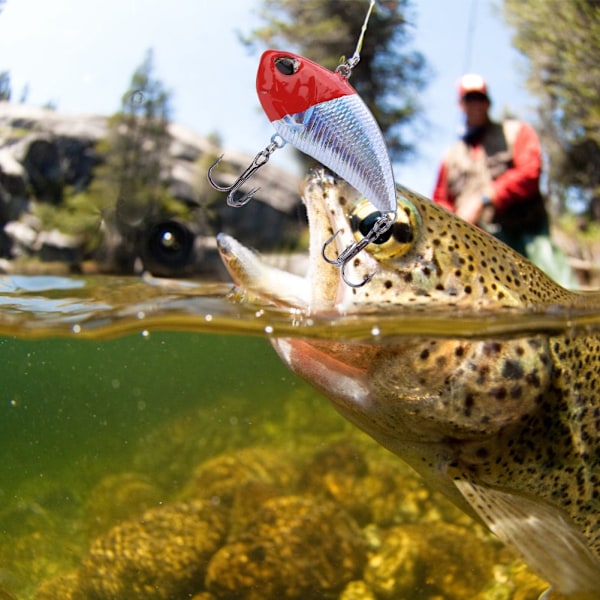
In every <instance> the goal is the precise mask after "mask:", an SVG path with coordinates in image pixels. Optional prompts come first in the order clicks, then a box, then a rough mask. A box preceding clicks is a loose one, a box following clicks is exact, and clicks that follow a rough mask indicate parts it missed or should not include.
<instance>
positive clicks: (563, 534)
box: [454, 473, 600, 598]
mask: <svg viewBox="0 0 600 600" xmlns="http://www.w3.org/2000/svg"><path fill="white" fill-rule="evenodd" d="M454 483H455V485H456V487H457V488H458V490H459V491H460V492H461V494H462V495H463V496H464V497H465V499H466V500H467V501H468V502H469V504H470V505H471V506H472V507H473V509H474V510H475V512H476V513H477V514H478V515H479V516H480V517H481V519H482V520H483V521H484V522H485V523H486V525H487V526H488V527H489V528H490V529H491V531H493V532H494V533H495V534H496V535H497V536H498V537H499V538H500V539H501V540H502V541H503V542H505V543H506V544H508V545H512V546H514V547H515V548H516V549H517V550H518V551H519V552H520V553H521V554H522V556H523V557H524V559H525V561H526V562H527V563H528V564H529V565H530V566H531V568H532V569H533V570H534V571H536V572H537V573H538V574H539V575H541V576H542V577H543V578H544V579H546V580H547V581H548V582H549V583H550V584H551V585H552V586H553V589H555V590H556V591H558V592H559V593H561V594H565V595H567V596H569V597H570V595H572V594H573V595H575V596H574V597H576V598H587V597H590V598H591V597H597V596H592V595H591V594H597V593H598V590H600V561H598V559H597V558H596V557H595V556H594V554H593V553H592V551H591V550H590V548H589V547H588V545H587V543H586V540H585V538H584V537H583V535H582V534H581V533H580V532H579V531H578V530H577V529H576V527H575V526H574V524H573V523H572V522H571V520H570V518H569V517H568V515H566V514H565V513H564V512H563V511H561V510H560V509H559V508H557V507H555V506H552V505H550V504H548V503H546V502H545V501H543V500H540V499H538V498H534V497H526V496H522V495H520V494H519V495H518V494H513V493H510V492H507V491H504V490H498V489H494V488H491V487H489V486H487V485H485V484H483V483H481V482H479V481H477V480H476V479H475V478H473V477H471V476H469V475H466V474H464V473H461V474H458V475H457V476H456V477H455V478H454ZM588 594H590V595H589V596H588Z"/></svg>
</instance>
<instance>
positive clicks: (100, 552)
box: [0, 277, 600, 600]
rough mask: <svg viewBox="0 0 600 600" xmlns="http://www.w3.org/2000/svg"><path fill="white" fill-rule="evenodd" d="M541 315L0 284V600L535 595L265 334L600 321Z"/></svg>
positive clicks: (138, 285) (495, 550)
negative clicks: (299, 304) (353, 307)
mask: <svg viewBox="0 0 600 600" xmlns="http://www.w3.org/2000/svg"><path fill="white" fill-rule="evenodd" d="M551 312H552V314H546V315H528V316H526V315H519V314H514V315H510V317H504V320H503V321H502V320H499V319H498V318H497V317H492V316H489V317H485V316H483V317H481V316H479V317H475V316H473V315H471V316H470V315H463V317H464V318H462V320H460V321H457V318H456V314H454V315H452V318H449V317H448V315H443V314H440V315H432V314H430V313H427V314H422V313H419V312H412V313H408V312H406V313H403V316H402V318H400V316H399V315H398V314H395V315H394V314H390V315H381V314H377V315H375V314H373V315H362V316H361V317H360V318H358V317H347V318H344V319H339V318H338V319H328V318H327V317H320V318H319V319H314V318H309V317H307V316H306V315H303V314H298V313H295V312H293V311H285V310H281V309H271V308H268V307H265V306H263V305H262V304H260V303H259V302H254V301H253V299H251V298H241V297H239V296H236V294H232V293H231V290H230V287H229V286H226V285H207V284H199V283H193V282H176V281H169V282H165V281H159V280H152V279H150V280H139V279H118V278H97V279H82V278H47V277H5V278H2V279H0V333H1V334H2V337H1V338H0V347H1V348H2V357H3V361H2V367H1V369H2V370H1V373H2V387H1V392H0V452H1V456H2V468H1V469H0V500H1V502H0V531H1V532H2V536H1V538H0V557H1V561H2V562H1V563H0V598H3V599H4V598H5V597H6V598H10V597H12V596H11V595H10V594H15V595H16V596H17V597H18V598H36V599H38V600H46V599H50V598H52V599H56V598H61V599H63V598H64V599H69V598H71V599H80V600H81V599H94V600H96V599H108V598H110V599H127V600H130V599H137V598H140V599H141V598H144V599H148V598H150V599H171V598H172V599H179V598H181V599H183V598H190V597H194V598H196V599H197V600H221V599H224V600H227V599H230V598H231V599H233V598H237V599H258V598H260V599H261V600H269V599H271V598H272V599H276V598H282V597H287V598H298V599H300V598H302V599H304V600H307V599H308V600H310V599H313V598H314V599H317V598H340V599H343V600H350V599H351V598H352V599H371V600H373V599H376V600H377V599H388V598H411V599H412V598H415V599H420V598H423V599H433V598H451V599H458V598H494V599H496V598H502V599H510V598H514V599H516V598H519V599H521V600H525V599H528V598H531V599H534V598H537V596H538V595H539V593H540V592H541V591H542V590H543V589H544V587H545V586H544V583H543V582H541V581H540V580H539V579H537V578H535V577H534V576H533V575H531V574H530V573H529V572H528V571H527V569H526V568H525V567H524V566H523V565H522V564H521V563H520V562H519V561H517V560H515V559H514V557H513V556H512V555H511V554H510V552H508V551H507V550H506V549H504V548H503V547H502V546H501V545H500V544H499V543H498V542H496V541H495V540H494V539H493V538H492V537H491V536H490V535H488V534H487V533H486V532H485V531H484V530H483V528H482V527H480V526H479V525H477V524H475V523H473V522H472V521H471V520H470V519H469V518H467V517H466V516H464V515H463V514H462V513H460V511H458V510H457V509H455V508H454V507H453V506H452V505H450V504H449V503H448V502H447V501H446V500H445V499H444V498H442V497H441V496H439V495H438V494H435V493H433V492H431V491H429V490H427V489H426V488H425V487H424V486H423V485H422V483H421V481H420V480H419V478H418V477H416V476H414V475H413V474H412V472H411V471H410V469H408V467H406V466H404V464H403V463H402V461H400V460H399V459H397V458H396V457H394V456H392V455H390V454H388V453H387V452H386V451H384V450H383V449H381V448H380V447H379V446H377V445H376V444H375V443H374V442H372V441H371V440H370V439H368V438H366V437H365V436H364V435H362V434H361V433H360V432H358V431H357V430H356V429H355V428H353V427H352V426H351V425H349V424H348V423H347V422H346V421H345V420H343V419H342V418H341V417H340V416H338V415H337V413H336V412H335V411H334V410H333V409H332V408H331V407H330V405H329V404H328V403H327V402H326V401H325V400H324V399H322V398H320V397H319V396H318V394H317V393H316V392H314V391H312V390H311V389H309V388H308V387H307V386H306V385H304V384H303V383H302V382H300V381H299V380H298V379H296V378H295V377H294V376H293V375H292V374H291V373H289V372H288V371H287V369H286V368H285V367H284V366H283V365H282V364H281V363H280V361H279V360H278V358H277V357H276V356H275V354H274V352H273V351H272V349H271V348H270V345H269V344H268V343H267V341H266V340H265V338H266V337H269V336H271V335H282V334H285V335H301V336H306V335H311V336H321V337H332V336H338V337H340V338H343V337H345V338H365V337H367V338H369V339H371V340H380V341H381V342H382V343H385V339H386V336H391V335H394V336H396V335H409V334H411V333H413V334H414V333H415V332H421V333H423V332H426V333H432V332H433V333H437V334H439V335H451V334H454V335H456V333H457V331H461V332H462V334H464V335H472V336H478V335H489V334H490V332H492V333H495V334H500V333H503V334H510V333H511V332H513V331H516V330H518V328H520V329H521V330H522V329H524V328H527V329H531V330H533V329H544V328H546V329H557V328H564V327H569V328H577V327H580V328H584V329H589V328H591V327H597V326H598V324H599V323H600V317H599V315H597V314H596V315H594V314H585V313H581V314H563V313H561V311H560V310H558V309H557V310H556V311H551ZM223 334H228V335H223ZM249 334H250V335H249ZM465 565H468V567H466V566H465Z"/></svg>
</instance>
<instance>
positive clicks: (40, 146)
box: [0, 102, 305, 276]
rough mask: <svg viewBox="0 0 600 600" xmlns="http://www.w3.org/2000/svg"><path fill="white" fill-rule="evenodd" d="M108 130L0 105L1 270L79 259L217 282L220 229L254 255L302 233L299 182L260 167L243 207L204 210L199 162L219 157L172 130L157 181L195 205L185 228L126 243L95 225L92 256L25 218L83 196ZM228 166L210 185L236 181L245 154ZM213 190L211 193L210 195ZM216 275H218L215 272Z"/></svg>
mask: <svg viewBox="0 0 600 600" xmlns="http://www.w3.org/2000/svg"><path fill="white" fill-rule="evenodd" d="M108 131H109V119H108V117H105V116H101V115H65V114H60V113H57V112H55V111H52V110H48V109H43V108H36V107H31V106H26V105H19V104H11V103H8V102H0V259H4V260H3V268H4V269H6V270H10V264H11V259H15V258H19V257H29V258H31V257H33V258H35V259H38V260H39V261H42V262H43V261H58V262H61V263H66V264H67V265H70V266H71V267H72V268H75V269H78V268H80V267H81V265H82V263H83V262H84V261H86V260H87V259H92V261H93V262H94V263H95V264H96V265H97V267H98V268H99V269H100V270H102V271H107V272H131V271H134V270H135V269H136V268H137V269H140V268H141V269H145V270H149V271H151V272H152V273H154V274H155V275H162V276H171V275H172V276H182V275H201V274H210V275H213V276H214V275H215V274H217V275H218V274H219V272H218V267H216V265H218V264H219V261H218V260H216V259H215V257H216V252H215V249H214V234H215V233H216V232H217V231H224V232H226V233H229V234H231V235H234V236H236V237H239V238H240V239H241V240H243V241H244V243H245V244H247V245H250V246H253V247H255V248H258V249H261V250H267V251H268V250H272V249H276V248H278V247H282V246H283V247H291V246H293V245H294V244H295V242H296V241H297V239H298V237H299V236H300V234H301V232H302V230H303V228H304V226H305V220H304V211H303V208H302V205H301V201H300V197H299V181H298V179H297V178H296V177H295V176H293V175H291V174H289V173H287V172H286V171H283V170H281V169H279V168H277V167H274V166H273V165H272V164H268V165H265V166H264V168H261V169H260V170H259V171H258V172H257V173H256V174H255V176H254V177H253V178H252V181H250V182H249V183H250V185H249V187H260V190H259V191H258V192H257V193H256V195H255V196H254V199H253V201H252V202H250V203H249V204H248V205H247V206H245V207H244V208H243V209H240V210H236V209H234V208H230V207H228V206H227V205H226V202H225V195H223V200H222V202H220V201H219V202H213V203H212V204H211V206H210V210H209V209H208V208H207V204H206V202H205V198H204V197H203V194H206V193H207V190H209V189H210V188H208V187H207V185H204V186H203V185H202V184H201V183H200V182H202V181H203V177H204V174H203V173H202V172H201V171H202V169H203V166H202V163H203V159H205V160H204V162H205V163H206V164H210V162H209V161H210V160H211V159H212V160H214V157H216V156H218V155H219V154H220V153H221V152H222V150H220V149H219V148H218V147H216V146H215V144H214V143H213V142H212V141H211V140H210V139H209V138H207V137H205V136H202V135H199V134H197V133H194V132H193V131H190V130H188V129H186V128H184V127H182V126H180V125H178V124H175V123H171V124H170V125H169V126H168V132H169V135H170V146H169V153H168V158H167V160H166V168H165V169H164V173H163V174H162V175H161V177H162V179H163V184H164V185H165V186H166V188H167V189H168V192H169V194H170V195H171V196H172V197H173V198H175V199H176V200H177V201H179V202H181V203H182V205H185V206H187V207H190V206H192V207H194V210H193V211H192V212H193V215H194V218H193V219H192V220H189V219H188V220H187V221H182V220H181V219H180V218H178V217H177V216H176V215H173V217H169V216H167V217H166V218H164V217H163V216H161V218H160V220H159V221H157V220H144V219H142V220H141V221H140V223H139V224H136V230H135V232H134V235H133V237H131V236H129V239H124V236H123V232H122V231H118V230H116V229H115V228H114V227H111V223H110V219H106V218H104V216H100V215H99V218H98V231H99V232H100V233H101V238H102V239H101V242H100V243H99V244H97V245H96V246H95V247H94V248H93V249H92V250H90V249H89V248H86V243H85V240H83V239H81V237H79V236H77V235H73V234H72V233H69V232H65V231H61V229H60V227H55V228H51V229H47V228H45V226H44V225H43V224H42V223H41V222H40V220H39V219H38V218H37V217H36V215H34V214H33V212H32V205H33V203H37V204H40V203H42V204H45V205H46V206H49V207H57V208H58V207H60V206H61V203H62V202H63V200H64V197H65V192H66V190H67V189H69V190H71V191H75V192H77V191H85V190H86V189H87V188H88V186H89V185H90V183H91V182H92V181H93V178H94V170H95V168H96V167H98V166H99V165H100V164H101V163H102V161H103V157H102V154H101V153H100V152H99V151H98V143H99V142H100V141H101V140H103V139H105V138H106V136H107V133H108ZM225 152H226V161H227V165H222V166H220V167H219V170H218V173H217V175H218V177H219V181H220V182H221V183H222V184H223V185H228V184H230V183H232V182H233V181H234V180H235V177H236V174H238V173H241V172H242V171H243V170H244V169H245V168H246V167H247V166H248V164H250V162H251V161H252V159H253V156H250V155H247V154H244V153H241V152H236V151H235V150H230V149H227V150H226V151H225ZM211 191H212V190H211ZM215 268H216V269H217V271H215Z"/></svg>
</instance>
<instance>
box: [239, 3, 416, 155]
mask: <svg viewBox="0 0 600 600" xmlns="http://www.w3.org/2000/svg"><path fill="white" fill-rule="evenodd" d="M368 6H369V3H368V2H367V0H365V1H364V2H358V1H356V0H353V1H348V0H305V1H303V2H298V1H297V0H263V7H262V9H261V10H260V12H259V16H260V18H261V19H262V21H263V22H264V26H262V27H261V28H259V29H256V30H254V31H252V32H251V33H250V34H249V35H248V36H246V37H245V38H244V39H243V41H244V42H245V43H246V44H247V45H249V46H261V47H267V46H270V47H274V48H285V49H289V50H291V51H296V52H298V53H299V54H302V55H303V56H306V57H307V58H310V59H311V60H313V61H315V62H317V63H319V64H321V65H323V66H325V67H327V68H328V69H335V67H336V66H337V65H338V64H340V59H341V58H342V57H349V56H351V55H352V54H353V52H354V49H355V47H356V43H357V41H358V37H359V34H360V30H361V27H362V24H363V21H364V18H365V15H366V12H367V8H368ZM411 19H412V15H411V14H410V0H393V1H390V2H379V3H377V5H376V7H375V8H374V10H373V13H372V15H371V19H370V21H369V24H368V29H367V33H366V35H365V38H364V43H363V47H362V50H361V52H360V63H359V64H358V66H357V67H356V68H355V69H354V71H353V72H352V76H351V83H352V85H353V86H354V88H355V89H356V91H357V92H358V93H359V94H360V96H361V97H362V99H363V100H364V101H365V103H366V104H367V106H368V107H369V108H370V110H371V112H372V113H373V115H374V116H375V118H376V119H377V122H378V123H379V126H380V127H381V129H382V131H383V133H384V136H385V138H386V142H387V144H388V150H389V152H390V156H391V158H392V160H394V161H400V160H402V159H406V158H407V156H409V155H410V154H411V153H412V151H413V150H414V148H413V144H412V143H411V142H410V141H408V136H407V134H406V130H407V127H408V126H409V125H414V123H415V120H416V118H417V117H418V116H419V115H420V113H421V107H420V104H419V100H418V94H419V92H421V91H422V90H423V88H424V87H425V76H426V63H425V58H424V57H423V55H422V54H420V53H419V52H416V51H414V50H409V49H407V46H408V44H409V42H410V41H411V31H410V25H408V23H409V22H410V20H411Z"/></svg>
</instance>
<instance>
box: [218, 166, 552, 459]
mask: <svg viewBox="0 0 600 600" xmlns="http://www.w3.org/2000/svg"><path fill="white" fill-rule="evenodd" d="M303 199H304V202H305V204H306V209H307V214H308V225H309V238H310V241H309V259H308V260H309V264H308V269H307V272H306V275H305V276H303V277H301V276H298V275H293V274H290V273H287V272H285V271H282V270H279V269H275V268H273V267H270V266H268V265H266V264H264V263H263V262H262V261H261V259H260V257H259V256H258V255H257V254H255V253H254V252H252V251H251V250H249V249H247V248H245V247H244V246H242V245H241V244H240V243H239V242H237V241H236V240H234V239H233V238H231V237H229V236H226V235H219V236H218V246H219V250H220V252H221V256H222V259H223V261H224V263H225V265H226V266H227V268H228V270H229V272H230V274H231V275H232V277H233V279H234V281H235V282H236V284H237V285H238V287H239V288H241V289H243V290H244V291H245V292H248V293H250V294H252V295H253V296H255V297H259V298H261V299H262V300H265V301H268V302H270V303H273V304H275V305H278V306H283V307H290V308H293V309H294V310H295V311H298V312H300V313H302V314H304V315H308V316H312V317H319V316H326V317H328V318H333V319H335V317H336V316H338V315H339V316H342V315H345V316H347V315H383V314H390V313H392V312H393V311H395V310H397V309H398V308H402V309H404V308H405V307H414V308H416V309H417V310H421V311H422V310H432V311H433V310H436V311H440V310H443V311H445V312H446V314H454V312H455V311H457V310H466V309H469V310H479V309H487V310H489V309H496V308H502V309H507V308H508V309H510V308H514V307H515V306H521V305H523V304H524V303H526V302H527V294H528V293H529V292H528V288H529V287H531V286H532V285H534V286H535V290H536V292H535V293H537V294H543V293H544V291H543V290H544V286H551V285H552V283H553V282H551V281H550V280H549V279H547V278H545V276H544V275H543V273H541V272H539V271H537V269H535V268H534V267H533V266H531V265H530V264H529V263H528V262H527V261H525V260H524V259H522V258H521V257H519V256H518V255H517V254H516V253H515V252H514V251H512V250H511V249H510V248H508V247H507V246H504V245H503V244H501V243H500V242H498V241H497V240H496V239H494V238H492V237H491V236H489V235H488V234H486V233H485V232H482V231H480V230H479V229H477V228H475V227H473V226H471V225H469V224H468V223H466V222H464V221H462V220H460V219H458V218H456V217H455V216H454V215H451V214H450V213H448V212H447V211H445V210H444V209H442V208H440V207H439V206H437V205H435V204H434V203H432V202H431V201H429V200H427V199H425V198H423V197H421V196H419V195H417V194H414V193H412V192H410V191H408V190H404V189H402V188H398V195H397V199H398V210H397V212H396V220H395V222H394V223H393V225H392V227H391V228H389V229H388V231H387V232H385V234H384V235H383V236H382V237H381V239H377V240H376V241H375V242H374V243H370V244H368V245H367V246H366V247H365V248H364V249H363V250H362V251H361V252H359V253H358V254H357V255H356V256H354V257H353V258H352V259H351V260H350V261H349V262H348V263H347V264H345V265H344V266H343V268H344V277H342V273H341V270H342V269H341V268H340V267H338V266H336V265H334V264H331V262H330V261H332V260H334V259H335V257H336V256H338V255H340V254H342V253H343V252H344V250H345V249H346V248H348V247H349V246H351V245H352V244H353V243H355V242H357V241H360V240H361V239H363V236H364V235H365V233H367V232H369V231H370V230H371V228H372V226H373V222H374V221H375V220H376V219H377V218H378V217H380V216H381V213H380V212H378V211H377V209H376V208H375V207H374V206H373V205H371V203H370V202H369V201H368V200H367V199H365V198H361V197H360V195H359V194H357V192H355V191H354V190H353V189H352V188H351V187H350V186H348V185H347V184H345V183H344V182H341V181H340V180H338V179H336V178H334V177H332V176H331V175H328V174H327V173H326V172H324V171H322V170H319V171H316V172H315V173H314V174H313V175H312V176H311V177H310V178H309V179H308V180H307V182H306V186H305V189H304V194H303ZM324 253H325V254H326V255H329V256H328V258H329V259H330V261H327V260H324V258H323V254H324ZM368 278H370V279H369V281H368V282H367V283H365V284H364V285H357V286H354V285H348V284H347V283H346V281H351V282H363V281H364V280H365V279H368ZM535 278H538V280H537V281H533V279H535ZM399 318H401V317H399ZM273 344H274V346H275V348H276V349H277V351H278V352H279V354H280V356H281V358H282V359H283V361H284V362H285V363H286V364H287V365H288V366H289V367H290V368H291V369H292V370H293V371H295V372H296V373H298V374H299V375H300V376H302V377H303V378H305V379H306V380H307V381H309V382H310V383H311V384H312V385H314V386H315V387H317V388H318V389H319V390H321V391H322V392H323V393H324V394H325V395H327V396H328V397H329V398H330V399H332V401H333V402H334V404H335V405H336V407H337V408H338V409H340V410H341V412H343V413H344V414H345V415H346V416H347V417H348V418H350V419H351V420H352V421H353V422H355V423H356V424H358V425H359V426H360V427H361V428H363V429H365V430H366V431H368V432H369V433H370V434H371V435H373V436H374V437H375V438H376V439H378V440H379V441H380V442H382V443H383V444H384V445H386V446H388V447H390V448H392V449H393V450H394V451H397V452H399V453H401V452H402V453H403V452H406V450H407V447H408V446H411V445H412V444H413V443H418V444H421V443H425V444H430V443H433V444H437V443H444V440H447V439H449V438H453V439H475V438H481V437H482V436H485V435H492V434H493V432H495V431H497V429H498V428H499V427H502V426H504V425H506V424H507V423H508V422H512V421H514V420H518V419H519V418H520V416H521V415H522V414H523V413H524V412H525V411H527V410H528V409H529V408H530V406H531V402H533V398H534V395H533V394H532V395H531V398H530V399H529V400H528V401H527V402H524V401H523V397H522V396H518V395H517V394H516V393H515V394H513V395H514V398H512V399H511V398H507V399H506V400H505V401H504V402H495V403H494V406H493V407H489V406H485V405H484V403H483V399H484V398H485V397H486V396H487V395H488V394H489V393H493V392H489V389H492V390H496V393H497V394H499V395H501V396H503V395H505V389H506V385H505V382H504V380H505V379H506V374H507V373H508V374H511V373H514V374H515V375H518V376H519V378H525V377H526V374H527V373H531V372H535V373H539V375H536V377H537V378H539V377H544V376H546V375H547V372H548V368H547V367H546V366H544V365H543V364H542V363H543V361H545V360H547V357H545V356H544V352H545V347H544V348H543V349H542V350H539V349H536V348H535V346H536V343H534V342H532V345H531V351H530V352H527V353H524V352H523V353H522V354H521V350H522V349H519V348H517V347H515V348H509V347H508V346H506V345H500V346H498V345H495V344H494V343H487V342H481V341H479V342H477V343H472V344H469V343H467V342H464V341H460V340H459V341H457V340H437V341H436V340H431V339H430V338H427V337H426V336H423V337H415V338H410V339H402V340H401V341H398V340H396V341H394V342H393V343H380V340H378V339H373V341H372V342H371V341H369V340H367V341H362V342H356V341H351V342H346V341H344V340H342V339H314V340H311V339H307V338H300V337H298V338H275V339H273ZM472 364H476V365H477V366H476V367H475V368H474V367H472V366H469V365H472ZM457 371H458V372H459V373H462V374H464V377H463V379H462V380H461V381H460V382H456V383H455V385H454V387H452V386H451V385H450V383H449V382H450V381H451V380H453V379H456V373H457ZM536 377H532V378H531V381H532V382H533V383H531V385H533V384H534V383H535V382H537V379H536ZM478 381H479V383H478ZM518 384H519V385H520V386H521V388H523V386H526V385H530V384H526V382H521V381H519V382H518ZM465 403H467V404H468V405H469V406H468V408H467V409H465ZM484 413H485V414H484ZM438 450H439V449H438ZM438 450H436V451H438ZM419 452H421V450H419Z"/></svg>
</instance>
